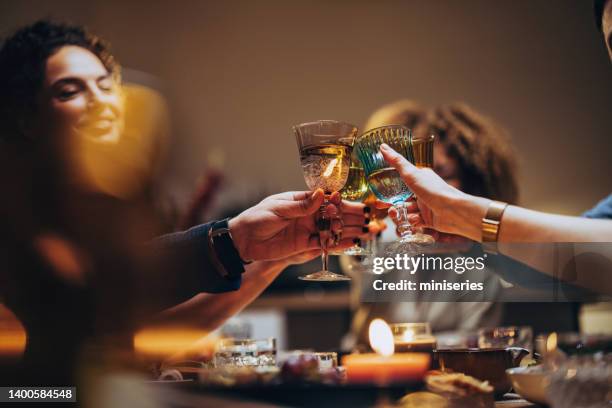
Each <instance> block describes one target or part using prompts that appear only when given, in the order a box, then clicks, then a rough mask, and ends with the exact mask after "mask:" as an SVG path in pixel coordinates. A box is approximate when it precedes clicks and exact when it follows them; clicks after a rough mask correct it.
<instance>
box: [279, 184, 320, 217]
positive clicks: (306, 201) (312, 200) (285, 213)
mask: <svg viewBox="0 0 612 408" xmlns="http://www.w3.org/2000/svg"><path fill="white" fill-rule="evenodd" d="M290 194H293V197H295V198H298V199H297V200H285V199H279V200H275V201H270V205H271V206H272V208H271V209H272V211H273V212H274V213H275V214H277V215H278V216H280V217H283V218H299V217H303V216H306V215H310V214H314V213H315V212H316V211H317V210H318V209H319V207H320V206H321V205H322V204H323V200H324V193H323V190H321V189H317V190H315V191H314V192H313V193H312V194H310V195H304V194H302V193H290ZM302 197H303V198H302ZM299 198H302V199H299Z"/></svg>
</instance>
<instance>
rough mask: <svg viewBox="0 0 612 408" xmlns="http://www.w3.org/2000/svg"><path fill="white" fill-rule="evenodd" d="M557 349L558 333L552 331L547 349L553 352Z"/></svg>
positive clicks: (547, 341) (547, 342)
mask: <svg viewBox="0 0 612 408" xmlns="http://www.w3.org/2000/svg"><path fill="white" fill-rule="evenodd" d="M556 349H557V333H554V332H553V333H551V334H550V335H549V336H548V338H547V339H546V351H547V352H548V353H551V352H553V351H555V350H556Z"/></svg>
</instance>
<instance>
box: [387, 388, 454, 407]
mask: <svg viewBox="0 0 612 408" xmlns="http://www.w3.org/2000/svg"><path fill="white" fill-rule="evenodd" d="M398 405H399V406H400V407H401V408H421V407H428V408H450V401H449V400H447V399H446V398H444V397H442V396H440V395H438V394H434V393H433V392H427V391H418V392H413V393H411V394H407V395H405V396H404V397H402V399H401V400H399V403H398Z"/></svg>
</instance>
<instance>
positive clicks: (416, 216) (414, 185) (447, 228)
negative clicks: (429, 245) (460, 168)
mask: <svg viewBox="0 0 612 408" xmlns="http://www.w3.org/2000/svg"><path fill="white" fill-rule="evenodd" d="M380 153H381V154H382V156H383V157H384V159H385V160H386V161H387V163H389V165H390V166H392V167H393V168H394V169H396V170H397V172H398V173H399V175H400V177H401V178H402V180H403V181H404V182H405V183H406V185H408V186H409V187H410V189H411V190H412V191H413V192H414V195H415V196H416V197H418V200H417V201H414V200H411V201H408V202H407V203H406V204H405V210H406V213H407V219H408V221H409V222H410V224H411V225H414V226H418V227H424V228H433V229H435V230H436V231H439V232H443V233H447V234H458V235H459V234H460V235H462V236H467V237H469V238H472V239H474V238H473V237H477V236H479V235H480V233H481V231H480V230H479V229H478V228H470V227H469V226H468V223H466V221H465V220H469V219H472V218H473V215H472V214H468V213H466V212H470V211H471V210H470V208H471V207H470V206H466V205H461V204H462V203H467V202H470V200H469V199H468V195H467V194H465V193H463V192H462V191H460V190H458V189H456V188H455V187H453V186H451V185H449V184H447V183H446V182H445V181H444V180H443V179H442V178H441V177H440V176H438V175H437V174H436V173H435V172H434V171H433V170H432V169H430V168H418V167H416V166H415V165H414V164H412V163H410V161H408V160H406V158H405V157H403V156H402V155H401V154H399V153H398V152H396V151H395V150H394V149H393V148H391V147H390V146H389V145H387V144H382V145H381V146H380ZM470 197H471V196H470ZM471 198H472V200H475V199H476V197H471ZM482 200H486V201H489V200H487V199H482ZM463 209H465V211H464V210H463ZM474 211H478V209H477V208H475V210H474ZM389 214H390V215H391V216H392V218H394V219H397V218H398V213H397V210H396V209H393V210H390V211H389ZM483 215H484V214H482V215H480V214H478V215H477V216H478V217H480V218H479V219H482V216H483ZM469 229H474V231H473V233H472V234H466V231H468V230H469Z"/></svg>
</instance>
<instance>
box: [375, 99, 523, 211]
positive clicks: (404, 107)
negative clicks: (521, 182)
mask: <svg viewBox="0 0 612 408" xmlns="http://www.w3.org/2000/svg"><path fill="white" fill-rule="evenodd" d="M385 124H401V125H404V126H407V127H409V128H410V129H411V130H412V133H413V135H414V136H415V137H422V136H426V135H428V134H431V133H433V134H435V135H436V136H437V137H438V140H439V141H440V142H441V143H442V145H443V146H444V147H445V148H446V151H447V153H448V155H449V156H450V157H452V158H454V159H455V160H457V164H458V168H459V173H460V174H459V179H460V182H461V188H462V190H463V191H465V192H466V193H468V194H473V195H478V196H482V197H487V198H490V199H493V200H500V201H505V202H507V203H510V204H516V203H517V202H518V199H519V188H518V182H517V176H516V174H517V161H516V154H515V152H514V149H513V148H512V146H511V144H510V139H509V137H508V134H507V132H506V131H505V130H504V129H503V128H501V127H500V126H499V125H497V124H496V123H495V122H494V121H493V120H491V119H489V118H487V117H485V116H483V115H481V114H480V113H478V112H477V111H476V110H474V109H472V108H471V107H470V106H468V105H467V104H465V103H463V102H457V103H452V104H448V105H442V106H439V107H436V108H433V109H426V108H424V107H423V106H421V105H420V104H418V103H416V102H414V101H411V100H402V101H398V102H395V103H392V104H390V105H386V106H384V107H383V108H381V109H379V110H378V111H377V112H375V113H374V114H373V115H372V118H371V119H370V120H369V121H368V125H367V126H370V127H375V126H380V125H385Z"/></svg>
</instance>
